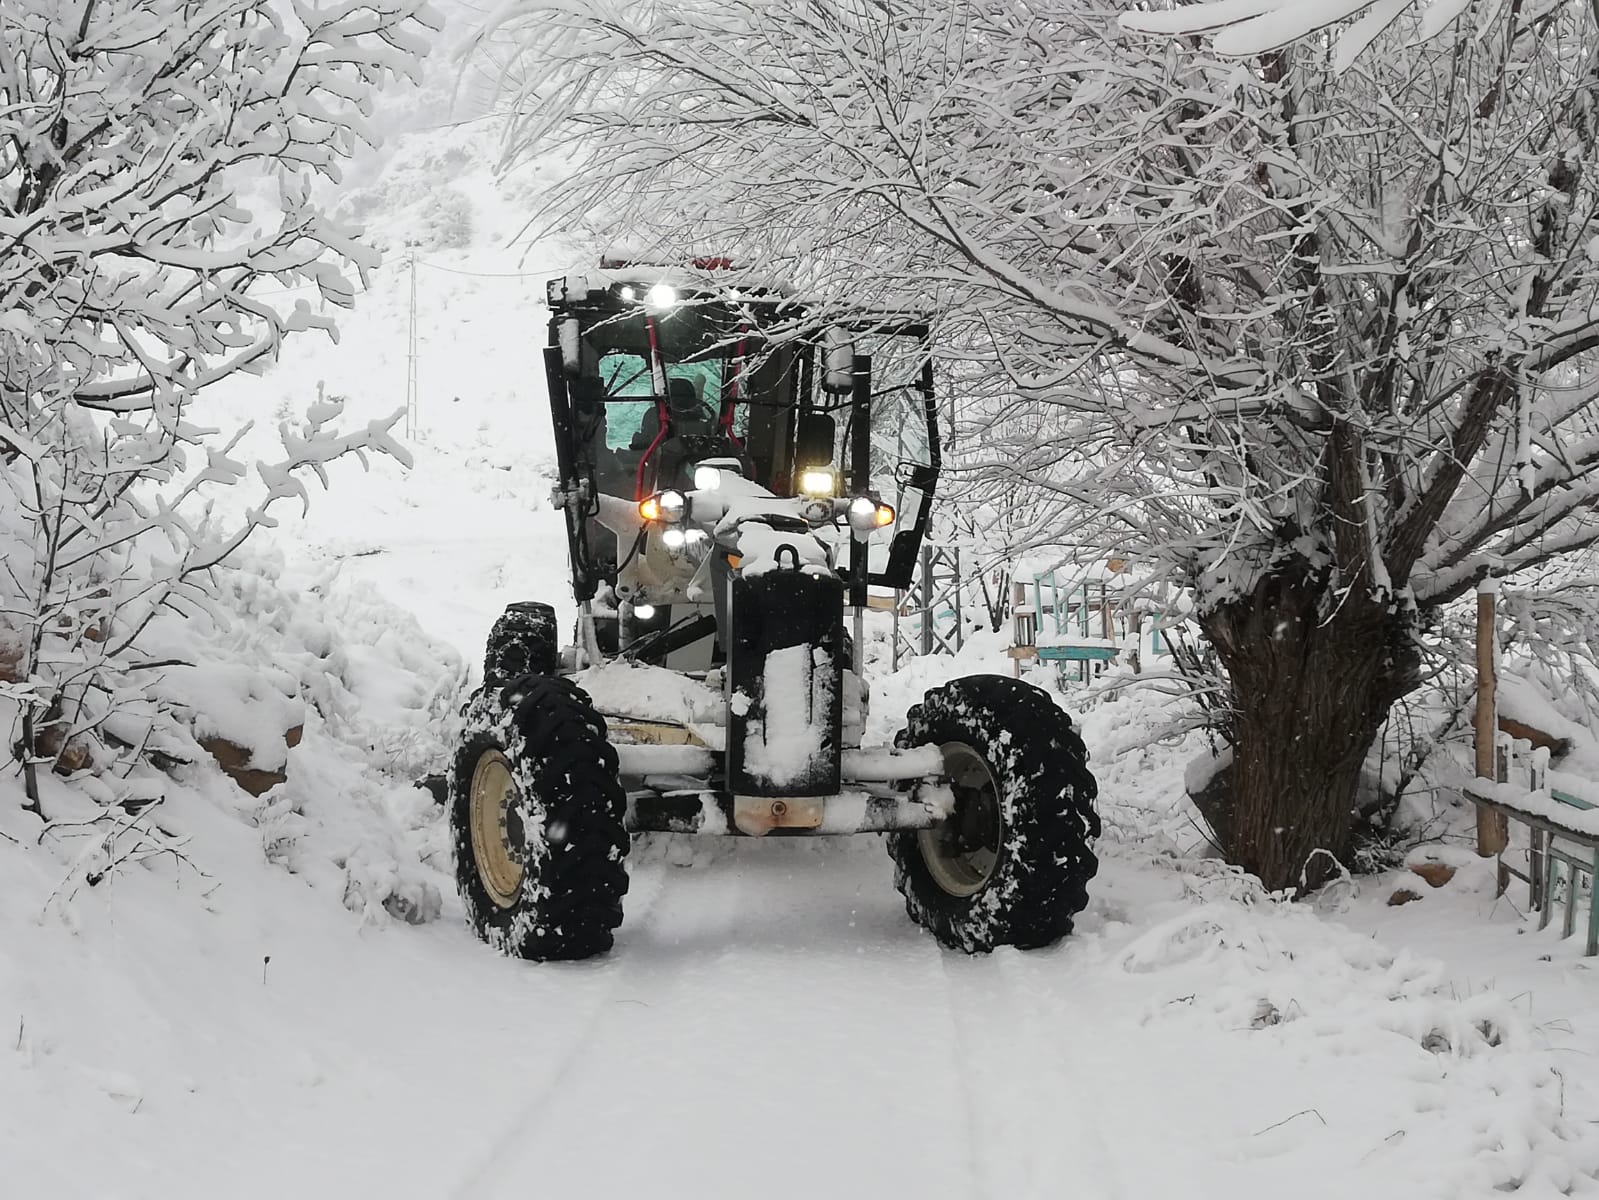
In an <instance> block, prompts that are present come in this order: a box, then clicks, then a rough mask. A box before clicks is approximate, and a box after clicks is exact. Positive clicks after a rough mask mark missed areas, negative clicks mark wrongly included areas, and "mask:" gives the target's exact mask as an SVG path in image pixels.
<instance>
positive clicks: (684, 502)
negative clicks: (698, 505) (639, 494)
mask: <svg viewBox="0 0 1599 1200" xmlns="http://www.w3.org/2000/svg"><path fill="white" fill-rule="evenodd" d="M687 512H688V497H687V496H685V495H684V494H683V493H682V492H680V491H677V490H676V489H674V488H668V489H667V490H666V491H664V492H657V493H656V494H655V495H653V496H646V497H644V499H642V500H640V501H639V503H638V515H639V516H641V517H643V518H644V519H645V520H646V521H668V522H672V523H675V522H678V521H681V520H682V519H683V517H684V515H685V514H686V513H687Z"/></svg>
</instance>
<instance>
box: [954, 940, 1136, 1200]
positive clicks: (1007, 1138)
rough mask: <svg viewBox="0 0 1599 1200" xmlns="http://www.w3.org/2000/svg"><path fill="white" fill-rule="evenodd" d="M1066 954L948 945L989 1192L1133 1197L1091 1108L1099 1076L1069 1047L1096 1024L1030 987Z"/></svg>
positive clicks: (1009, 1199)
mask: <svg viewBox="0 0 1599 1200" xmlns="http://www.w3.org/2000/svg"><path fill="white" fill-rule="evenodd" d="M1068 952H1069V947H1068V948H1067V949H1056V950H1052V951H1046V952H1044V953H1042V954H1035V955H1034V956H1032V957H1029V958H1024V952H1022V951H1017V950H1012V949H1008V948H1003V949H1000V950H997V951H995V952H994V953H993V954H991V955H984V956H981V957H967V956H965V955H962V954H958V953H956V952H954V951H944V952H943V959H942V966H943V969H944V974H945V978H946V981H947V984H948V987H949V994H950V1005H951V1012H952V1013H953V1016H954V1021H955V1025H956V1030H957V1039H958V1043H959V1046H960V1047H961V1057H962V1059H963V1060H964V1061H963V1062H962V1063H961V1065H960V1069H961V1070H962V1071H963V1072H964V1073H965V1075H966V1077H967V1078H968V1079H970V1080H971V1083H972V1090H973V1092H974V1095H973V1097H972V1101H971V1108H972V1109H973V1111H974V1125H975V1132H976V1136H977V1139H978V1142H979V1148H978V1151H977V1157H978V1160H979V1162H980V1166H981V1169H982V1172H983V1175H984V1178H985V1189H984V1190H985V1193H986V1194H987V1195H988V1196H990V1197H995V1198H998V1197H1005V1200H1046V1198H1047V1200H1058V1197H1060V1196H1062V1195H1084V1196H1093V1197H1095V1200H1115V1198H1118V1197H1122V1196H1125V1195H1127V1192H1126V1189H1125V1187H1124V1186H1123V1181H1122V1179H1121V1178H1120V1172H1119V1170H1118V1169H1117V1167H1116V1165H1115V1163H1114V1162H1113V1160H1112V1157H1111V1155H1110V1152H1109V1149H1108V1146H1107V1143H1106V1139H1105V1136H1104V1133H1103V1132H1102V1131H1101V1129H1100V1127H1099V1123H1098V1120H1097V1118H1096V1116H1095V1115H1094V1112H1093V1110H1092V1102H1093V1097H1094V1095H1095V1094H1096V1090H1097V1086H1096V1081H1095V1080H1094V1079H1092V1078H1091V1077H1088V1076H1085V1074H1084V1073H1083V1072H1082V1070H1081V1065H1082V1064H1081V1060H1080V1059H1077V1058H1075V1057H1074V1055H1073V1054H1072V1051H1071V1043H1072V1039H1073V1038H1077V1037H1085V1036H1093V1031H1092V1028H1091V1027H1088V1026H1085V1025H1080V1024H1078V1025H1074V1024H1073V1022H1072V1020H1071V1016H1072V1014H1071V1013H1070V1012H1069V1011H1066V1010H1062V1009H1060V1008H1059V1007H1055V1008H1053V1009H1052V1010H1050V1011H1048V1012H1047V1013H1046V1011H1045V1010H1044V1008H1043V1006H1042V1004H1041V1002H1040V1000H1039V999H1038V998H1037V995H1036V989H1035V987H1034V986H1033V984H1032V977H1033V974H1034V972H1035V971H1037V970H1039V969H1049V970H1052V971H1056V972H1059V971H1060V970H1061V969H1062V967H1063V966H1064V965H1065V964H1063V963H1062V962H1061V958H1062V956H1063V955H1064V954H1066V953H1068ZM1057 1000H1058V991H1057ZM1074 1067H1075V1068H1077V1069H1075V1070H1074Z"/></svg>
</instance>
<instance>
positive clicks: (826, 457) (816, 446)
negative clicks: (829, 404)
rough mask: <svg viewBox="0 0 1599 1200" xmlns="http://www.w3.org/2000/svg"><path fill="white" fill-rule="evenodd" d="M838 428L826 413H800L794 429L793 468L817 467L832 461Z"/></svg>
mask: <svg viewBox="0 0 1599 1200" xmlns="http://www.w3.org/2000/svg"><path fill="white" fill-rule="evenodd" d="M837 433H838V427H837V426H836V425H835V424H834V423H833V418H832V417H830V416H828V415H827V414H826V413H820V412H802V413H800V415H799V423H798V425H796V426H795V429H794V466H795V467H796V468H802V467H818V466H821V465H822V464H824V463H830V462H832V461H833V439H834V438H835V436H836V435H837Z"/></svg>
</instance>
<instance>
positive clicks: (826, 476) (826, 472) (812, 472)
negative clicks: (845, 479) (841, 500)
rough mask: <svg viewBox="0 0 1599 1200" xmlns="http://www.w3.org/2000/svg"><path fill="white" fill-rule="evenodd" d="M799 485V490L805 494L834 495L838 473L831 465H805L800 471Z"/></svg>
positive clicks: (817, 495)
mask: <svg viewBox="0 0 1599 1200" xmlns="http://www.w3.org/2000/svg"><path fill="white" fill-rule="evenodd" d="M799 486H800V492H801V493H802V494H803V495H806V496H813V497H822V496H836V495H837V494H838V473H837V472H835V471H834V470H833V469H832V468H831V467H806V468H805V469H804V470H803V471H801V472H800V477H799Z"/></svg>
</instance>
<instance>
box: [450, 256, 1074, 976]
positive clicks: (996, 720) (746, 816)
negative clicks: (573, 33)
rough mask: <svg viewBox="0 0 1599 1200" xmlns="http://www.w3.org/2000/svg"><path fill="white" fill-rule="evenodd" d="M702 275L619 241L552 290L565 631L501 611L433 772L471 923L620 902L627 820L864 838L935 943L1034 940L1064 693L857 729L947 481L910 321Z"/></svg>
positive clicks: (983, 685) (595, 922)
mask: <svg viewBox="0 0 1599 1200" xmlns="http://www.w3.org/2000/svg"><path fill="white" fill-rule="evenodd" d="M713 265H714V264H713ZM718 274H722V273H721V272H717V271H714V270H681V271H671V270H666V269H662V268H657V267H651V268H630V267H628V266H627V265H626V264H617V263H608V264H603V265H602V269H601V270H600V271H598V272H595V273H592V274H590V275H588V276H585V277H567V278H564V279H558V280H553V281H551V282H550V284H549V286H548V297H549V306H550V312H551V320H550V343H549V345H548V347H547V349H546V350H545V362H546V368H547V373H548V376H549V394H550V407H551V410H552V414H553V418H554V426H555V444H556V457H557V463H558V467H559V472H560V480H559V485H558V487H557V489H556V503H557V505H559V506H560V507H561V508H562V509H563V510H564V515H565V518H566V532H567V542H568V550H569V557H570V566H571V574H572V584H573V588H574V591H575V594H576V598H577V601H578V604H579V618H578V628H577V635H576V641H575V644H574V645H572V646H569V647H566V648H564V649H563V648H562V647H561V646H560V644H559V641H558V638H557V632H556V619H555V611H554V609H553V608H552V607H551V606H550V605H548V604H545V603H539V602H535V601H527V602H521V603H516V604H512V605H511V606H510V607H509V608H508V609H507V610H506V611H505V614H504V615H503V616H502V617H501V618H500V619H499V620H498V621H497V622H496V624H495V626H494V629H493V632H492V634H491V635H490V639H489V644H488V649H487V654H486V661H485V666H484V681H483V686H482V688H481V689H480V690H479V691H477V692H476V693H475V694H474V695H473V697H472V699H471V700H470V702H469V704H468V706H467V709H466V729H465V733H464V736H463V739H462V742H461V744H460V747H459V749H458V751H457V753H456V756H455V759H454V763H453V767H452V770H451V772H450V777H449V784H448V799H449V806H450V821H451V828H452V833H453V840H454V843H455V852H456V878H457V882H458V884H459V886H460V890H461V894H462V896H463V898H464V900H465V904H466V911H467V914H468V916H469V918H470V920H471V923H472V925H473V927H474V928H475V929H476V931H477V932H478V934H479V935H480V936H481V937H482V938H483V939H484V940H485V941H487V942H488V943H490V944H491V945H493V946H495V947H498V948H499V949H501V950H502V951H504V952H506V953H508V954H512V955H518V956H521V957H523V958H531V959H572V958H585V957H588V956H590V955H593V954H598V953H601V952H603V951H605V950H608V949H609V948H610V947H611V944H612V936H613V932H614V930H615V929H616V928H617V926H618V925H619V924H620V923H621V921H622V899H623V896H624V894H625V893H626V892H627V884H628V880H627V871H626V866H625V862H626V857H627V853H628V847H629V838H630V835H631V834H634V833H640V832H646V831H670V832H677V833H688V834H728V835H743V836H750V837H762V836H775V835H823V834H848V833H878V832H880V833H885V834H887V835H888V838H887V840H888V850H889V854H890V856H891V857H892V859H893V861H894V869H895V883H896V886H897V887H898V888H899V890H900V891H901V892H902V893H903V894H904V897H905V903H906V908H907V910H908V911H909V913H910V916H911V918H912V919H913V920H914V921H916V922H917V923H918V924H921V925H923V926H925V927H926V928H927V929H929V930H930V931H931V932H932V933H933V935H934V936H935V937H936V938H937V939H938V940H939V942H941V943H942V944H944V945H946V946H950V947H954V948H957V949H960V950H964V951H967V952H968V953H972V952H978V951H986V950H990V949H992V948H993V947H995V946H1001V945H1012V946H1020V947H1036V946H1043V945H1047V944H1049V943H1051V942H1054V941H1055V940H1056V939H1058V938H1060V937H1061V936H1062V935H1064V934H1066V933H1068V932H1069V931H1070V930H1071V926H1072V919H1073V917H1074V916H1075V915H1076V914H1077V913H1078V912H1079V911H1080V910H1081V909H1082V908H1083V906H1084V904H1085V903H1086V902H1087V885H1088V881H1089V879H1090V878H1091V877H1092V876H1093V874H1094V871H1095V869H1096V865H1097V864H1096V860H1095V857H1094V854H1093V851H1092V849H1091V840H1092V839H1093V838H1094V837H1095V836H1097V834H1098V833H1099V818H1098V816H1097V814H1096V812H1095V810H1094V804H1093V802H1094V797H1095V792H1096V787H1095V783H1094V779H1093V777H1092V775H1090V773H1089V771H1088V766H1087V754H1086V751H1085V750H1084V747H1083V743H1082V740H1081V738H1080V737H1079V736H1078V735H1077V732H1076V731H1075V730H1074V729H1073V727H1072V724H1071V721H1070V719H1069V718H1068V717H1067V716H1066V714H1065V713H1063V712H1062V711H1061V710H1060V708H1059V707H1058V706H1056V705H1055V704H1054V703H1053V702H1052V701H1051V700H1050V698H1049V697H1048V696H1047V695H1046V694H1045V693H1043V692H1042V691H1040V690H1039V689H1037V688H1034V687H1032V686H1030V685H1028V684H1025V683H1022V682H1020V681H1018V680H1014V679H1010V678H1007V677H1003V676H997V675H974V676H970V677H967V678H963V679H957V680H954V681H953V682H951V683H948V684H945V685H944V686H941V687H937V688H934V689H932V690H931V691H929V692H927V694H926V696H925V698H924V699H923V700H922V702H921V703H920V704H917V705H915V706H914V707H913V708H912V709H911V710H910V713H909V714H908V716H907V717H906V720H905V725H904V728H903V729H902V730H901V731H900V733H899V735H898V736H897V737H896V738H895V740H894V744H893V745H892V746H865V745H862V739H863V734H864V728H865V724H866V713H867V701H868V697H867V690H866V687H865V685H864V682H863V680H862V678H861V657H862V649H863V638H862V636H861V631H862V613H863V612H864V610H865V609H866V607H867V602H868V588H869V587H872V586H875V587H879V588H891V589H900V588H905V587H907V586H908V585H909V584H910V582H911V575H912V571H913V568H914V564H915V562H916V559H917V555H918V552H919V550H920V547H921V544H922V541H923V539H924V538H925V536H926V534H927V529H928V522H929V518H930V515H931V506H932V502H933V497H934V492H935V485H936V483H937V481H938V475H939V430H938V421H937V413H936V410H935V406H934V395H933V379H934V374H933V367H932V360H931V356H930V350H929V341H928V330H927V327H926V324H925V323H924V322H922V321H920V320H919V319H916V318H906V317H905V316H903V315H893V314H876V315H871V316H863V317H861V318H859V319H857V320H851V321H844V322H836V321H834V322H829V323H828V325H827V326H826V327H825V328H823V329H817V328H816V324H815V320H814V319H813V318H809V317H807V314H806V311H805V309H804V307H803V306H802V305H800V304H798V303H796V302H795V301H794V300H793V299H792V298H791V297H790V296H789V295H787V294H786V293H785V292H784V291H783V290H781V289H778V288H766V287H741V288H740V289H738V290H735V289H734V288H733V287H731V286H730V285H729V284H727V283H726V282H724V281H720V280H718V279H717V278H716V276H717V275H718ZM887 496H892V498H893V504H892V505H891V504H890V503H889V502H887V500H886V499H885V497H887ZM848 610H852V611H853V615H854V637H853V638H851V636H849V634H848V633H847V632H846V629H845V613H846V611H848Z"/></svg>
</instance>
